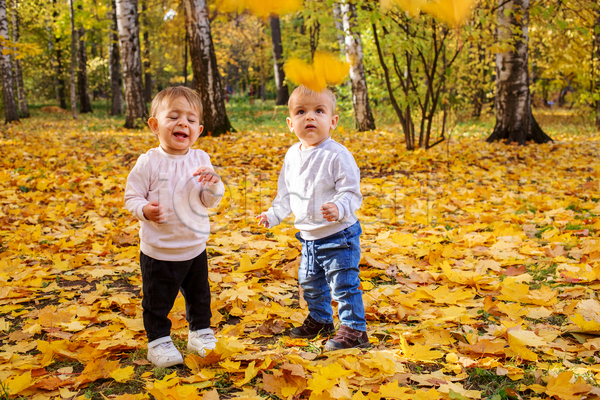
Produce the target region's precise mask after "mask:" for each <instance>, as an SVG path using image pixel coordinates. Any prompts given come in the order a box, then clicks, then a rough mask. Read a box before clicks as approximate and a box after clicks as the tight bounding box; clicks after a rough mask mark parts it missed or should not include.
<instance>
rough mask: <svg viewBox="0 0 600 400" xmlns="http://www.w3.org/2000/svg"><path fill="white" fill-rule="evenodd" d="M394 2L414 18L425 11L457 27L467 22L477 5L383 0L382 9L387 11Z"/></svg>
mask: <svg viewBox="0 0 600 400" xmlns="http://www.w3.org/2000/svg"><path fill="white" fill-rule="evenodd" d="M392 2H393V3H395V4H396V5H398V6H399V7H400V8H402V9H403V10H404V11H406V12H408V13H409V15H411V16H412V17H416V16H417V15H419V11H423V12H426V13H428V14H431V15H432V16H434V17H435V18H437V19H439V20H440V21H443V22H445V23H446V24H448V25H451V26H455V27H456V26H459V25H462V24H463V23H464V22H465V21H466V19H467V18H468V17H469V15H470V14H471V10H472V9H473V6H474V5H475V0H434V1H427V0H382V2H381V7H382V9H383V10H384V11H385V10H387V9H389V8H391V6H392Z"/></svg>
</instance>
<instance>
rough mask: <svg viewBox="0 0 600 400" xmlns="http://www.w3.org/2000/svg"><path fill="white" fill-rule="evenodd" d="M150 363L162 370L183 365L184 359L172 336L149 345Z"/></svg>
mask: <svg viewBox="0 0 600 400" xmlns="http://www.w3.org/2000/svg"><path fill="white" fill-rule="evenodd" d="M148 361H150V362H151V363H152V364H154V365H155V366H157V367H160V368H166V367H171V366H173V365H177V364H183V357H181V353H180V352H179V350H177V348H176V347H175V345H174V344H173V342H172V341H171V337H170V336H165V337H161V338H160V339H156V340H153V341H152V342H150V343H148Z"/></svg>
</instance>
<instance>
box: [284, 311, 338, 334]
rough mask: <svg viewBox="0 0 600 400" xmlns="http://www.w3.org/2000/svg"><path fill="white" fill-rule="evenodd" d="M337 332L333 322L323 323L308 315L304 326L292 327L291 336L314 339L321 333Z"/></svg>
mask: <svg viewBox="0 0 600 400" xmlns="http://www.w3.org/2000/svg"><path fill="white" fill-rule="evenodd" d="M334 333H335V327H334V326H333V324H321V323H319V322H317V321H315V320H314V319H313V318H312V317H311V316H310V315H309V316H308V317H306V319H305V320H304V323H302V326H299V327H298V328H294V329H292V331H291V332H290V336H291V337H293V338H298V339H314V338H316V337H317V336H318V335H319V334H320V335H323V336H331V335H333V334H334Z"/></svg>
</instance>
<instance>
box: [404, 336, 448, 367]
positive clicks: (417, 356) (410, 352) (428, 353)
mask: <svg viewBox="0 0 600 400" xmlns="http://www.w3.org/2000/svg"><path fill="white" fill-rule="evenodd" d="M400 348H401V349H402V354H404V357H406V358H409V359H411V360H416V361H424V362H431V361H434V360H437V359H439V358H442V356H443V355H444V353H442V352H441V351H438V350H431V346H428V345H420V344H415V345H414V346H409V344H408V342H407V341H406V339H405V338H404V337H403V336H400Z"/></svg>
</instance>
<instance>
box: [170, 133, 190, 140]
mask: <svg viewBox="0 0 600 400" xmlns="http://www.w3.org/2000/svg"><path fill="white" fill-rule="evenodd" d="M173 136H175V137H177V138H180V139H187V137H188V134H187V133H183V132H175V133H173Z"/></svg>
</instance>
